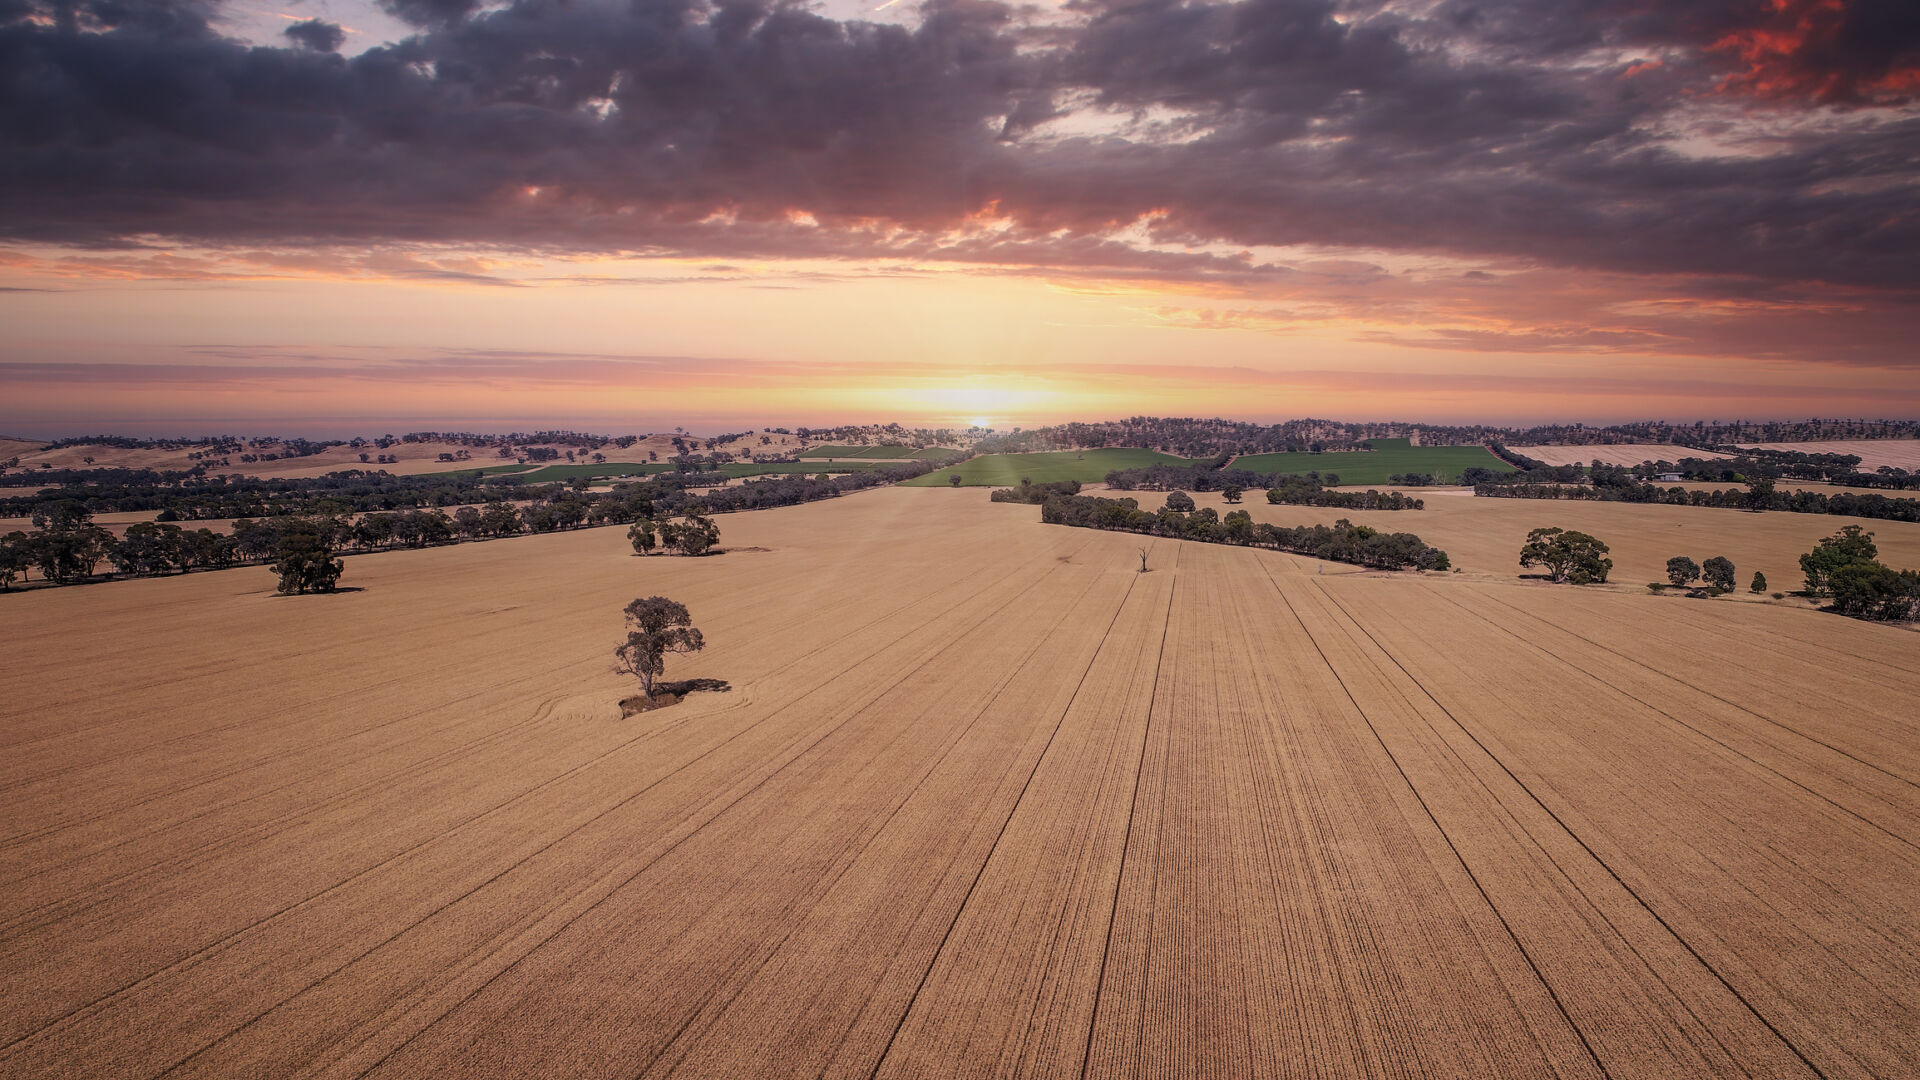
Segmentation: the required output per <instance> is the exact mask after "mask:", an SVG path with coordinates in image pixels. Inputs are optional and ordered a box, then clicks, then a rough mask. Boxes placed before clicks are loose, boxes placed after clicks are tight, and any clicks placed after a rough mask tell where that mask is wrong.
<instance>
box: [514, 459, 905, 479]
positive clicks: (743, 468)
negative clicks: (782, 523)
mask: <svg viewBox="0 0 1920 1080" xmlns="http://www.w3.org/2000/svg"><path fill="white" fill-rule="evenodd" d="M883 464H886V463H885V462H879V461H875V462H864V461H835V462H817V463H816V462H805V461H775V462H768V463H765V464H755V463H754V462H751V461H734V462H729V463H727V464H725V465H722V466H720V468H719V469H718V470H717V471H719V472H723V473H726V474H727V475H728V476H729V477H732V478H733V479H735V480H739V479H743V478H745V477H749V476H771V475H773V474H776V473H805V474H807V475H809V476H811V475H814V474H815V473H823V472H825V473H844V472H858V471H860V470H861V469H872V468H877V467H878V466H880V465H883ZM674 468H675V466H673V465H669V464H664V463H662V462H648V463H645V464H637V463H633V462H625V461H609V462H606V463H604V464H599V465H593V464H587V465H539V466H532V465H515V466H508V467H506V468H502V469H500V470H499V471H502V472H513V473H514V474H515V475H518V476H520V477H522V478H524V479H525V480H526V481H527V482H528V483H529V484H547V483H553V482H555V481H558V482H561V483H565V482H567V481H569V480H577V479H579V478H581V477H583V476H584V477H586V478H587V479H589V480H597V479H602V478H607V477H615V476H623V475H626V474H629V473H631V474H633V475H635V476H643V475H649V474H652V473H664V472H672V471H673V470H674ZM516 470H517V471H516ZM486 471H488V472H493V471H495V470H493V469H488V470H486Z"/></svg>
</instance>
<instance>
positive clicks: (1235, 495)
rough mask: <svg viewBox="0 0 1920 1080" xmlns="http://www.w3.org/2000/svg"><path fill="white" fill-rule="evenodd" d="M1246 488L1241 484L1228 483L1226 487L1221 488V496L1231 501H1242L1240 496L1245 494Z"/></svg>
mask: <svg viewBox="0 0 1920 1080" xmlns="http://www.w3.org/2000/svg"><path fill="white" fill-rule="evenodd" d="M1246 490H1247V489H1246V488H1243V487H1241V486H1240V485H1239V484H1228V485H1227V486H1226V487H1223V488H1221V489H1220V497H1221V498H1223V499H1225V500H1227V501H1228V502H1230V503H1237V502H1239V501H1240V496H1241V495H1242V494H1244V493H1245V492H1246Z"/></svg>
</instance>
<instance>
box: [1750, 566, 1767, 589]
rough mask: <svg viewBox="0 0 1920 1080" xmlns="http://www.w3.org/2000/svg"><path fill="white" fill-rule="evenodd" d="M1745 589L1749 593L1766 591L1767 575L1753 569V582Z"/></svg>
mask: <svg viewBox="0 0 1920 1080" xmlns="http://www.w3.org/2000/svg"><path fill="white" fill-rule="evenodd" d="M1747 591H1748V592H1751V593H1763V592H1766V591H1767V575H1765V574H1763V573H1761V572H1760V571H1758V570H1755V571H1754V572H1753V584H1751V585H1749V586H1747Z"/></svg>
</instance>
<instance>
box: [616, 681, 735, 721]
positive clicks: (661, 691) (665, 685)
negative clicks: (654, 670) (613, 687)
mask: <svg viewBox="0 0 1920 1080" xmlns="http://www.w3.org/2000/svg"><path fill="white" fill-rule="evenodd" d="M732 689H733V684H732V683H729V682H728V681H727V680H725V679H681V680H679V681H677V682H657V683H654V684H653V694H652V696H651V697H649V696H647V695H644V694H635V695H633V696H632V697H627V698H622V699H620V718H621V719H622V720H624V719H626V718H627V717H629V716H633V715H635V714H638V713H643V712H652V711H653V710H655V709H664V708H667V707H668V706H670V705H678V704H680V702H682V701H683V700H685V699H686V696H687V695H688V694H696V693H709V694H724V693H726V692H727V691H729V690H732Z"/></svg>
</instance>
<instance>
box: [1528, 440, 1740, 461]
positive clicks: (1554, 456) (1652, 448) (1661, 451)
mask: <svg viewBox="0 0 1920 1080" xmlns="http://www.w3.org/2000/svg"><path fill="white" fill-rule="evenodd" d="M1513 451H1514V452H1515V453H1517V454H1524V455H1526V456H1527V457H1530V458H1532V459H1533V460H1535V461H1544V462H1546V463H1547V464H1549V465H1593V464H1602V465H1626V466H1634V465H1639V464H1642V463H1644V462H1648V461H1679V460H1680V459H1681V458H1723V457H1729V456H1730V455H1728V454H1722V453H1720V452H1718V451H1715V450H1695V449H1693V448H1692V447H1690V446H1675V445H1673V444H1672V443H1647V444H1641V445H1631V444H1626V443H1610V444H1607V445H1602V446H1516V447H1513Z"/></svg>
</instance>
